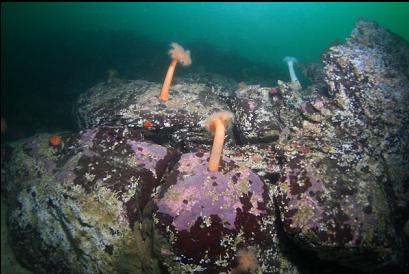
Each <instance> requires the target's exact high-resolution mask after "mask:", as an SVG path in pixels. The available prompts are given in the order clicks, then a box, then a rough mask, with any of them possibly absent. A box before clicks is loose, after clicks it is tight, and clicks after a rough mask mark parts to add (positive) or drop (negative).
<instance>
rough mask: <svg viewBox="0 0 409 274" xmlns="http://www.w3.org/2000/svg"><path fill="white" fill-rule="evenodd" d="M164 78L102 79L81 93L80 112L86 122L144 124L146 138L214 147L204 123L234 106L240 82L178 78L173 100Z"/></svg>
mask: <svg viewBox="0 0 409 274" xmlns="http://www.w3.org/2000/svg"><path fill="white" fill-rule="evenodd" d="M161 87H162V83H152V82H147V81H141V80H135V81H131V80H126V81H125V80H117V81H115V82H112V83H105V82H103V83H99V84H97V85H96V86H94V87H92V88H91V89H89V90H88V91H87V92H85V93H84V94H83V95H81V96H80V98H79V100H78V102H77V104H76V107H75V109H76V113H77V117H78V124H79V126H80V128H82V129H84V128H90V127H95V126H98V125H117V126H127V127H132V128H140V129H143V133H144V135H145V137H146V138H148V139H150V140H153V141H155V142H156V143H159V144H164V145H165V144H166V145H169V146H171V147H173V148H178V149H181V150H183V151H192V150H197V149H199V148H208V147H209V145H210V141H211V137H210V134H209V133H208V132H207V131H206V130H205V129H204V127H203V125H204V122H205V120H206V119H207V117H208V116H210V115H211V114H212V113H214V112H217V111H221V110H228V106H227V105H226V103H225V102H224V101H222V100H221V99H220V98H228V97H229V90H231V89H232V88H233V87H234V82H233V81H231V80H228V79H225V78H224V77H221V76H219V77H217V76H214V75H211V74H203V75H196V74H190V75H188V76H186V77H184V78H179V79H175V81H174V83H173V84H172V86H171V87H170V91H169V101H167V102H162V101H161V100H159V94H160V90H161Z"/></svg>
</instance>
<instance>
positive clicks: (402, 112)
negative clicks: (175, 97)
mask: <svg viewBox="0 0 409 274" xmlns="http://www.w3.org/2000/svg"><path fill="white" fill-rule="evenodd" d="M323 61H324V64H325V66H324V75H325V80H326V82H327V83H328V94H329V97H326V96H322V95H313V96H312V97H310V98H304V100H303V101H302V103H301V104H300V106H301V108H300V110H301V115H302V117H303V122H302V126H300V127H298V128H293V131H292V132H290V134H289V137H288V138H280V142H279V147H280V150H281V151H283V152H284V157H285V162H286V164H285V165H284V168H283V170H282V172H283V176H282V178H281V180H280V183H279V185H278V188H277V196H276V197H277V201H278V205H279V208H280V213H281V219H282V221H283V227H284V229H285V231H286V233H287V235H289V236H290V238H292V239H293V240H294V241H295V242H297V243H298V245H299V246H301V247H303V248H307V249H311V250H313V251H315V252H317V254H318V256H319V257H320V258H324V259H330V260H333V261H337V262H339V263H341V264H344V265H347V266H349V267H354V268H358V269H360V270H362V271H382V270H385V269H387V267H397V268H399V267H401V266H402V265H404V261H405V253H407V246H406V245H405V242H404V240H403V233H402V227H403V221H404V220H405V219H404V218H403V216H404V214H405V213H404V211H403V209H404V208H407V204H408V203H407V202H408V197H409V195H407V194H408V190H409V185H408V182H409V162H408V160H407V155H408V150H409V142H408V136H409V131H408V129H409V111H408V110H409V109H408V103H409V81H408V80H409V79H408V74H407V67H408V64H409V45H408V43H407V42H405V41H403V40H402V39H400V38H399V37H397V36H395V35H393V34H391V33H390V32H388V31H386V30H384V29H382V28H381V27H379V26H377V25H376V24H374V23H371V22H365V21H359V22H358V23H357V27H356V29H355V30H354V31H353V32H352V34H351V37H350V38H349V39H348V41H347V43H346V44H345V45H339V46H334V47H331V48H330V49H329V51H328V52H327V53H326V54H325V55H324V60H323ZM405 193H406V194H405ZM402 214H403V215H402ZM406 216H407V215H406Z"/></svg>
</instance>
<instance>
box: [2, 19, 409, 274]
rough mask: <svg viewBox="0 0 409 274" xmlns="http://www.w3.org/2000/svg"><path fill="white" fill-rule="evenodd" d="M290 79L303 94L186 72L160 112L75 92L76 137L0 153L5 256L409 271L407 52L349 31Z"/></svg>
mask: <svg viewBox="0 0 409 274" xmlns="http://www.w3.org/2000/svg"><path fill="white" fill-rule="evenodd" d="M304 71H305V73H306V74H307V75H306V76H307V77H310V78H311V79H312V80H311V85H309V86H306V87H305V88H304V89H302V88H301V87H300V85H294V83H286V82H283V81H278V83H277V86H276V87H262V86H260V85H244V84H241V85H239V84H237V83H235V82H234V81H233V80H230V79H228V78H226V77H223V76H219V75H213V74H205V73H202V74H200V73H192V74H187V75H185V76H184V77H181V78H176V79H175V82H174V84H173V85H172V86H171V89H170V99H169V101H168V102H166V103H163V102H161V101H160V100H158V96H159V92H160V87H161V84H160V83H152V82H147V81H141V80H121V79H113V80H111V81H109V82H103V83H99V84H97V85H96V86H94V87H92V88H91V89H89V90H88V91H86V92H85V93H84V94H82V95H81V97H80V98H79V100H78V102H77V103H76V105H75V106H74V109H75V113H76V116H77V121H78V125H79V127H80V129H81V131H80V132H78V133H60V137H61V144H59V145H52V144H50V142H49V137H50V135H51V134H45V133H44V134H39V135H36V136H33V137H31V138H28V139H26V140H21V141H19V142H14V143H10V144H5V145H2V151H1V176H2V177H1V181H2V185H1V187H2V195H4V197H5V201H6V203H7V204H8V206H9V209H10V210H9V212H8V223H9V228H10V233H11V240H12V247H13V250H14V252H15V254H16V257H17V259H18V260H19V261H20V262H21V263H22V264H23V265H24V266H26V267H27V268H29V269H30V270H33V271H35V272H36V273H192V272H197V273H240V272H246V271H247V272H254V273H317V272H318V271H319V272H320V273H344V272H346V271H354V273H384V272H385V271H391V272H394V273H398V272H402V273H404V272H405V271H408V270H409V269H408V263H407V262H408V260H409V258H408V255H407V254H409V247H408V239H409V235H408V232H407V231H408V222H409V221H408V220H409V214H408V212H409V204H408V202H409V158H408V155H409V44H408V43H407V42H406V41H404V40H402V39H401V38H400V37H398V36H396V35H394V34H393V33H391V32H389V31H387V30H385V29H384V28H382V27H380V26H379V25H377V24H376V23H374V22H368V21H358V22H357V25H356V28H355V29H354V30H353V31H352V33H351V35H350V37H349V38H348V39H347V42H346V43H345V44H341V45H336V46H333V47H331V48H329V49H328V50H327V51H326V52H325V53H324V54H323V58H322V63H321V64H312V65H310V66H306V67H305V68H304ZM219 110H229V111H231V112H233V113H234V114H235V121H234V125H233V128H232V129H231V130H230V131H228V132H227V134H226V144H225V148H224V156H223V159H222V164H221V169H220V170H219V171H218V172H210V171H208V169H207V162H208V158H209V156H208V151H209V149H210V147H211V140H212V138H211V134H210V133H208V132H207V131H206V130H205V129H204V127H203V126H204V122H205V120H206V119H207V117H208V116H210V115H211V114H212V113H214V112H216V111H219ZM243 260H247V262H249V263H248V264H247V265H246V268H243V265H244V264H243ZM305 261H308V263H305ZM327 262H330V263H327Z"/></svg>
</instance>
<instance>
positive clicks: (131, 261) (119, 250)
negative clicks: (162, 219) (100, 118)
mask: <svg viewBox="0 0 409 274" xmlns="http://www.w3.org/2000/svg"><path fill="white" fill-rule="evenodd" d="M140 135H141V134H140V133H139V132H137V131H135V130H129V129H127V128H111V127H103V128H101V127H100V128H94V129H90V130H86V131H84V132H82V133H80V134H78V135H64V136H63V143H62V145H61V146H60V147H52V146H50V145H49V143H48V138H49V135H47V134H40V135H36V136H34V137H32V138H29V139H27V140H24V141H23V142H20V143H17V144H14V145H13V147H8V148H5V149H6V150H7V151H6V152H4V155H3V153H2V156H4V157H2V163H3V165H2V172H3V171H4V178H2V181H3V179H4V181H5V182H6V184H2V192H3V194H5V197H6V198H7V202H8V204H9V205H10V213H9V220H8V221H9V224H10V226H9V227H10V230H11V238H12V242H13V245H12V247H13V249H14V252H15V253H16V255H17V257H18V258H19V260H20V261H21V262H22V263H23V264H24V265H25V266H26V267H28V268H29V269H32V270H33V271H35V272H36V273H158V272H159V271H160V270H159V269H160V268H159V264H158V261H157V260H155V259H153V258H152V255H151V254H152V246H151V244H152V241H151V239H152V238H153V237H152V236H151V229H149V227H150V226H149V221H143V220H142V210H143V208H144V207H145V205H146V203H147V202H148V200H149V199H150V196H151V195H153V190H154V187H156V186H157V185H158V184H159V181H160V179H161V177H162V175H163V173H164V172H165V169H166V168H167V166H168V164H169V163H171V162H172V161H173V160H174V158H175V156H176V152H175V151H171V150H169V149H166V148H164V147H162V146H159V145H156V144H151V143H148V142H145V141H143V140H142V139H141V137H140ZM145 228H147V229H145ZM145 238H146V239H145Z"/></svg>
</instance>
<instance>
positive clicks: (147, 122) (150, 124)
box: [143, 121, 153, 129]
mask: <svg viewBox="0 0 409 274" xmlns="http://www.w3.org/2000/svg"><path fill="white" fill-rule="evenodd" d="M143 127H144V128H147V129H150V128H151V127H153V123H152V122H151V121H145V122H143Z"/></svg>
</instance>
